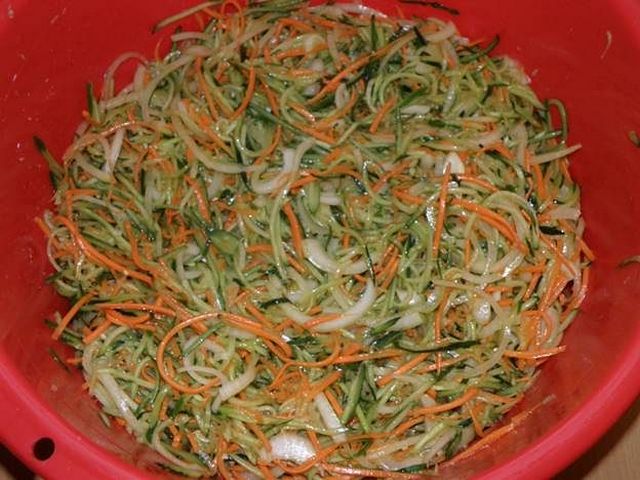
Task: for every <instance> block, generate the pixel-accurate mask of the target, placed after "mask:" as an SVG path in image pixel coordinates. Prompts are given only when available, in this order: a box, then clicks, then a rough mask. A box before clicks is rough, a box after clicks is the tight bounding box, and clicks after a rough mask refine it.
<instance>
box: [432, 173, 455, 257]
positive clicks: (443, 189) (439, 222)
mask: <svg viewBox="0 0 640 480" xmlns="http://www.w3.org/2000/svg"><path fill="white" fill-rule="evenodd" d="M450 173H451V164H450V163H447V166H446V167H445V169H444V174H443V175H442V179H441V181H440V196H439V197H438V216H437V218H436V227H435V230H434V232H433V258H438V252H439V250H440V239H441V237H442V228H443V226H444V219H445V215H446V212H445V209H446V206H447V193H448V191H449V177H450Z"/></svg>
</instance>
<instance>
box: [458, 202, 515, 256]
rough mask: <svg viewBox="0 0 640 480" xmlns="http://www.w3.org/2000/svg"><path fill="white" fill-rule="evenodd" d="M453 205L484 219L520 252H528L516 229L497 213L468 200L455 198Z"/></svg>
mask: <svg viewBox="0 0 640 480" xmlns="http://www.w3.org/2000/svg"><path fill="white" fill-rule="evenodd" d="M451 205H454V206H458V207H461V208H463V209H465V210H468V211H470V212H474V213H476V214H478V215H479V216H480V218H482V220H484V221H485V222H487V223H489V224H490V225H492V226H494V227H495V228H496V229H497V230H498V231H500V233H502V234H503V235H504V236H505V237H506V238H507V239H508V240H510V241H511V242H512V243H514V244H515V245H516V247H518V248H519V249H520V250H522V251H525V252H526V251H527V247H526V246H525V245H524V243H522V241H521V240H520V239H519V238H518V234H517V233H516V231H515V230H514V228H513V227H512V226H511V225H509V223H508V222H507V221H506V220H505V219H504V218H503V217H501V216H500V215H498V214H497V213H495V212H494V211H492V210H489V209H488V208H486V207H483V206H482V205H478V204H477V203H473V202H470V201H468V200H463V199H461V198H454V199H453V200H452V201H451Z"/></svg>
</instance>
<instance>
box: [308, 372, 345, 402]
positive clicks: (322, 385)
mask: <svg viewBox="0 0 640 480" xmlns="http://www.w3.org/2000/svg"><path fill="white" fill-rule="evenodd" d="M341 376H342V372H339V371H338V372H333V373H330V374H329V375H327V376H326V377H324V378H323V379H322V380H320V381H319V382H316V383H314V384H313V385H311V388H310V389H308V390H306V391H305V392H304V393H305V395H306V396H307V397H308V398H313V397H315V396H316V395H318V394H319V393H322V392H324V391H325V390H326V389H327V388H329V387H330V386H331V385H332V384H334V383H335V382H337V381H338V380H339V379H340V377H341Z"/></svg>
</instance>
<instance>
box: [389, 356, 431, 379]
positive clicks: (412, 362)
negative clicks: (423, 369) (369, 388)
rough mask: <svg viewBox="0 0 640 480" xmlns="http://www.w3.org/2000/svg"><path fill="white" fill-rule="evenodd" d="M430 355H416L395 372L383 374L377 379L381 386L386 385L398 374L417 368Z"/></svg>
mask: <svg viewBox="0 0 640 480" xmlns="http://www.w3.org/2000/svg"><path fill="white" fill-rule="evenodd" d="M428 356H429V354H428V353H421V354H420V355H416V356H415V357H413V358H412V359H411V360H409V361H408V362H407V363H405V364H403V365H402V366H401V367H398V368H397V369H396V370H394V371H393V372H389V373H387V374H385V375H383V376H382V377H380V378H379V379H378V380H377V383H378V385H380V386H381V387H384V386H385V385H386V384H388V383H389V382H391V381H392V380H393V379H394V378H395V377H397V376H398V375H403V374H405V373H407V372H408V371H409V370H411V369H413V368H415V367H416V366H418V365H420V364H421V363H422V362H423V361H424V360H425V359H426V358H427V357H428Z"/></svg>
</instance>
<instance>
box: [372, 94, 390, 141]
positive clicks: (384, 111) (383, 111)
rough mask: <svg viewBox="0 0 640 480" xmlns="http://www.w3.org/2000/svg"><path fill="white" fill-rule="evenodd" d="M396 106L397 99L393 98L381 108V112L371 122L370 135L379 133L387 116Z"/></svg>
mask: <svg viewBox="0 0 640 480" xmlns="http://www.w3.org/2000/svg"><path fill="white" fill-rule="evenodd" d="M395 104H396V98H395V97H391V98H390V99H389V100H387V101H386V102H384V104H383V105H382V107H380V110H378V112H377V113H376V116H375V117H373V121H372V122H371V126H370V127H369V133H376V132H377V131H378V128H379V127H380V124H381V123H382V121H383V120H384V117H385V115H386V114H387V113H389V111H390V110H391V109H392V108H393V106H394V105H395Z"/></svg>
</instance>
